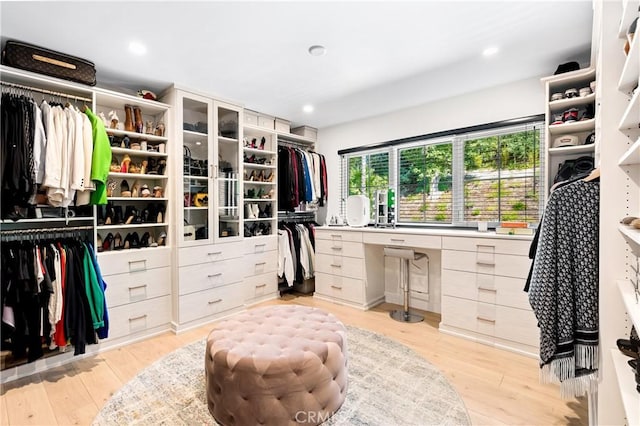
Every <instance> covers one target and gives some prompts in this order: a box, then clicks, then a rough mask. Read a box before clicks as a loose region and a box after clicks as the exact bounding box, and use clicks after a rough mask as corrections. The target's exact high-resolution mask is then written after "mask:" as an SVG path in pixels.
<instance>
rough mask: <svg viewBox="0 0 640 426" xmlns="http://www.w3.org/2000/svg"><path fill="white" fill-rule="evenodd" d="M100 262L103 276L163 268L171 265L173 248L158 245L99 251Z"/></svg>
mask: <svg viewBox="0 0 640 426" xmlns="http://www.w3.org/2000/svg"><path fill="white" fill-rule="evenodd" d="M98 263H99V264H100V271H101V272H102V275H103V276H109V275H115V274H125V273H129V272H137V271H146V270H148V269H153V268H163V267H165V266H171V249H170V248H168V247H156V248H149V249H140V250H136V249H130V250H122V251H110V252H106V253H98Z"/></svg>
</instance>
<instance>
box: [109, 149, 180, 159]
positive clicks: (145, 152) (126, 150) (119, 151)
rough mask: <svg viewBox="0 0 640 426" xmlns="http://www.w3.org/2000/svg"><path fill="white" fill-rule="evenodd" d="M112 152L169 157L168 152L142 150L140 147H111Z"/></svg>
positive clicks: (138, 155)
mask: <svg viewBox="0 0 640 426" xmlns="http://www.w3.org/2000/svg"><path fill="white" fill-rule="evenodd" d="M111 153H112V154H129V155H132V156H137V157H167V153H165V152H155V151H142V150H139V149H127V148H118V147H111Z"/></svg>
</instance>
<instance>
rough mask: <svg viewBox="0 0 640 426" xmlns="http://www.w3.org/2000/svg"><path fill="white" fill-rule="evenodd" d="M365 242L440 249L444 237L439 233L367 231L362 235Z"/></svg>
mask: <svg viewBox="0 0 640 426" xmlns="http://www.w3.org/2000/svg"><path fill="white" fill-rule="evenodd" d="M362 241H364V243H365V244H378V245H383V246H395V247H420V248H432V249H439V248H441V246H442V237H441V236H439V235H416V234H401V233H397V232H365V233H364V235H363V236H362Z"/></svg>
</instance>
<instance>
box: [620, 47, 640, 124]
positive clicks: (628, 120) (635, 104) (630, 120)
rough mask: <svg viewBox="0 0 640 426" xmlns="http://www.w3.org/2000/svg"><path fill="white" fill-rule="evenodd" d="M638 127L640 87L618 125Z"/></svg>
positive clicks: (639, 119) (639, 118)
mask: <svg viewBox="0 0 640 426" xmlns="http://www.w3.org/2000/svg"><path fill="white" fill-rule="evenodd" d="M638 38H640V37H638ZM638 60H640V57H638ZM638 128H640V89H638V90H636V93H635V94H634V95H633V97H632V98H631V101H630V102H629V105H628V106H627V109H626V110H625V112H624V114H623V116H622V120H620V124H619V125H618V129H620V130H629V129H638Z"/></svg>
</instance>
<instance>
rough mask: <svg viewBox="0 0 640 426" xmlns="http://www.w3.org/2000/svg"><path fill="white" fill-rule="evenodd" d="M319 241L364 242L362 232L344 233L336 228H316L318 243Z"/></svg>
mask: <svg viewBox="0 0 640 426" xmlns="http://www.w3.org/2000/svg"><path fill="white" fill-rule="evenodd" d="M317 240H332V241H356V242H362V232H360V231H357V232H355V231H344V230H341V229H339V228H335V229H319V228H316V241H317Z"/></svg>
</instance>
